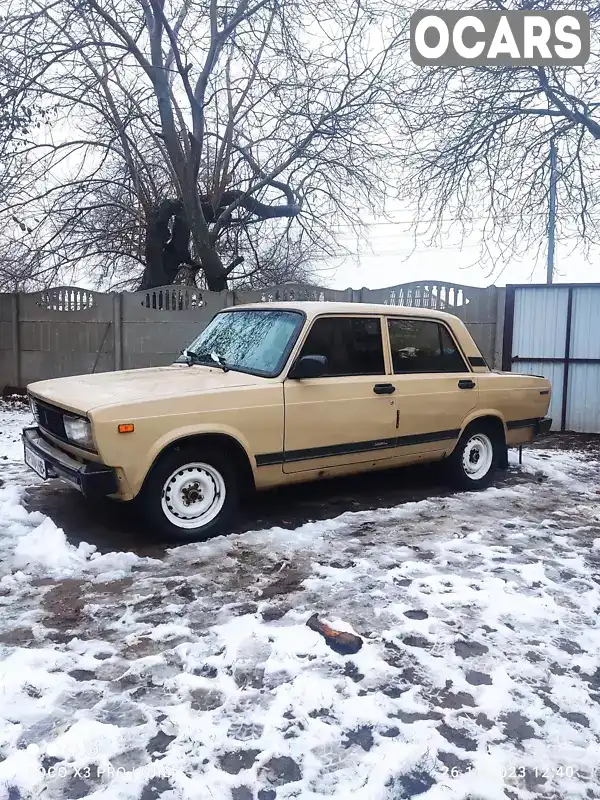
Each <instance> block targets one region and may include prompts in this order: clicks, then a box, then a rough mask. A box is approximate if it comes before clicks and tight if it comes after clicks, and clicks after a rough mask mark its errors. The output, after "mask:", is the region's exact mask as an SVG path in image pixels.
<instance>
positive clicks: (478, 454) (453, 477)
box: [445, 422, 503, 491]
mask: <svg viewBox="0 0 600 800" xmlns="http://www.w3.org/2000/svg"><path fill="white" fill-rule="evenodd" d="M502 447H503V443H502V441H501V438H500V435H499V433H498V432H497V431H496V430H495V428H493V427H492V426H491V425H486V424H485V423H477V422H473V423H471V425H469V426H468V427H467V428H465V430H464V432H463V434H462V436H461V437H460V439H459V440H458V444H457V445H456V447H455V448H454V450H453V452H452V453H451V455H449V456H448V458H447V459H446V460H445V468H446V476H447V479H448V482H449V483H450V484H451V485H452V486H454V487H455V488H456V489H462V490H466V491H478V490H480V489H486V488H487V487H488V486H489V485H490V484H491V483H492V481H493V480H494V476H495V474H496V470H497V469H498V464H499V462H500V460H501V456H502ZM488 448H491V452H489V451H488ZM482 459H484V460H485V463H484V461H482ZM488 460H489V466H488V467H487V469H484V468H485V464H486V463H487V462H488ZM477 464H479V467H477Z"/></svg>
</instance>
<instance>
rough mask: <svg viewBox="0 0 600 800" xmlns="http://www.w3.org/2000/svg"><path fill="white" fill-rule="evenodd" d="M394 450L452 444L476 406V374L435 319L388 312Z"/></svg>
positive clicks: (419, 450) (410, 450) (443, 447)
mask: <svg viewBox="0 0 600 800" xmlns="http://www.w3.org/2000/svg"><path fill="white" fill-rule="evenodd" d="M386 328H387V331H388V335H389V343H390V354H391V360H392V371H393V373H394V374H393V376H391V382H392V384H393V385H394V387H395V389H396V391H395V393H394V398H395V399H396V403H397V412H398V450H397V454H398V455H409V454H414V453H423V452H425V453H426V452H432V451H436V450H447V449H451V448H452V447H453V446H454V443H455V442H456V439H457V438H458V436H459V433H460V429H461V427H462V425H463V422H464V420H465V418H466V417H467V416H468V415H469V413H470V412H471V411H472V410H473V409H474V408H476V407H477V404H478V395H479V390H478V388H477V378H478V376H477V375H476V374H475V373H473V372H471V371H470V370H469V368H468V366H467V362H466V359H465V358H464V356H463V354H462V353H461V351H460V348H459V346H458V344H457V343H456V341H455V340H454V337H453V336H452V333H451V331H450V329H449V328H448V327H447V326H446V325H445V324H444V323H443V322H442V321H440V320H435V319H419V318H415V317H395V316H394V317H392V316H390V317H388V318H387V320H386Z"/></svg>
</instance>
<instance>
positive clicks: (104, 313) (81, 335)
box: [16, 287, 115, 386]
mask: <svg viewBox="0 0 600 800" xmlns="http://www.w3.org/2000/svg"><path fill="white" fill-rule="evenodd" d="M18 299H19V303H18V343H19V354H18V359H17V365H16V366H17V370H16V371H17V372H18V376H16V377H18V381H17V384H19V385H22V386H26V385H27V384H28V383H31V382H33V381H38V380H44V379H45V378H54V377H63V376H66V375H77V374H82V373H89V372H104V371H106V370H111V369H114V366H115V365H114V301H113V297H112V296H111V295H107V294H102V293H99V292H90V291H88V290H86V289H75V288H71V287H57V288H55V289H49V290H47V291H44V292H36V293H34V294H21V295H19V298H18Z"/></svg>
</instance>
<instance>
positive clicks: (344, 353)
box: [300, 317, 385, 377]
mask: <svg viewBox="0 0 600 800" xmlns="http://www.w3.org/2000/svg"><path fill="white" fill-rule="evenodd" d="M300 356H326V357H327V364H328V369H327V375H328V376H329V377H333V376H342V375H383V374H384V373H385V368H384V362H383V345H382V342H381V322H380V320H379V319H378V318H376V317H322V318H321V319H317V320H315V322H314V323H313V326H312V328H311V329H310V332H309V334H308V337H307V339H306V341H305V343H304V346H303V347H302V350H301V352H300Z"/></svg>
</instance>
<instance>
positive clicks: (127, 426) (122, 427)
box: [119, 422, 135, 433]
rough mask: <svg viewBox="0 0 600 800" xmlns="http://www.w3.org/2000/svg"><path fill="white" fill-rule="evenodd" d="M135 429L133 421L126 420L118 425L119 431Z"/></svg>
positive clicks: (125, 431)
mask: <svg viewBox="0 0 600 800" xmlns="http://www.w3.org/2000/svg"><path fill="white" fill-rule="evenodd" d="M134 430H135V425H134V424H133V422H126V423H124V424H122V425H119V433H133V431H134Z"/></svg>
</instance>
